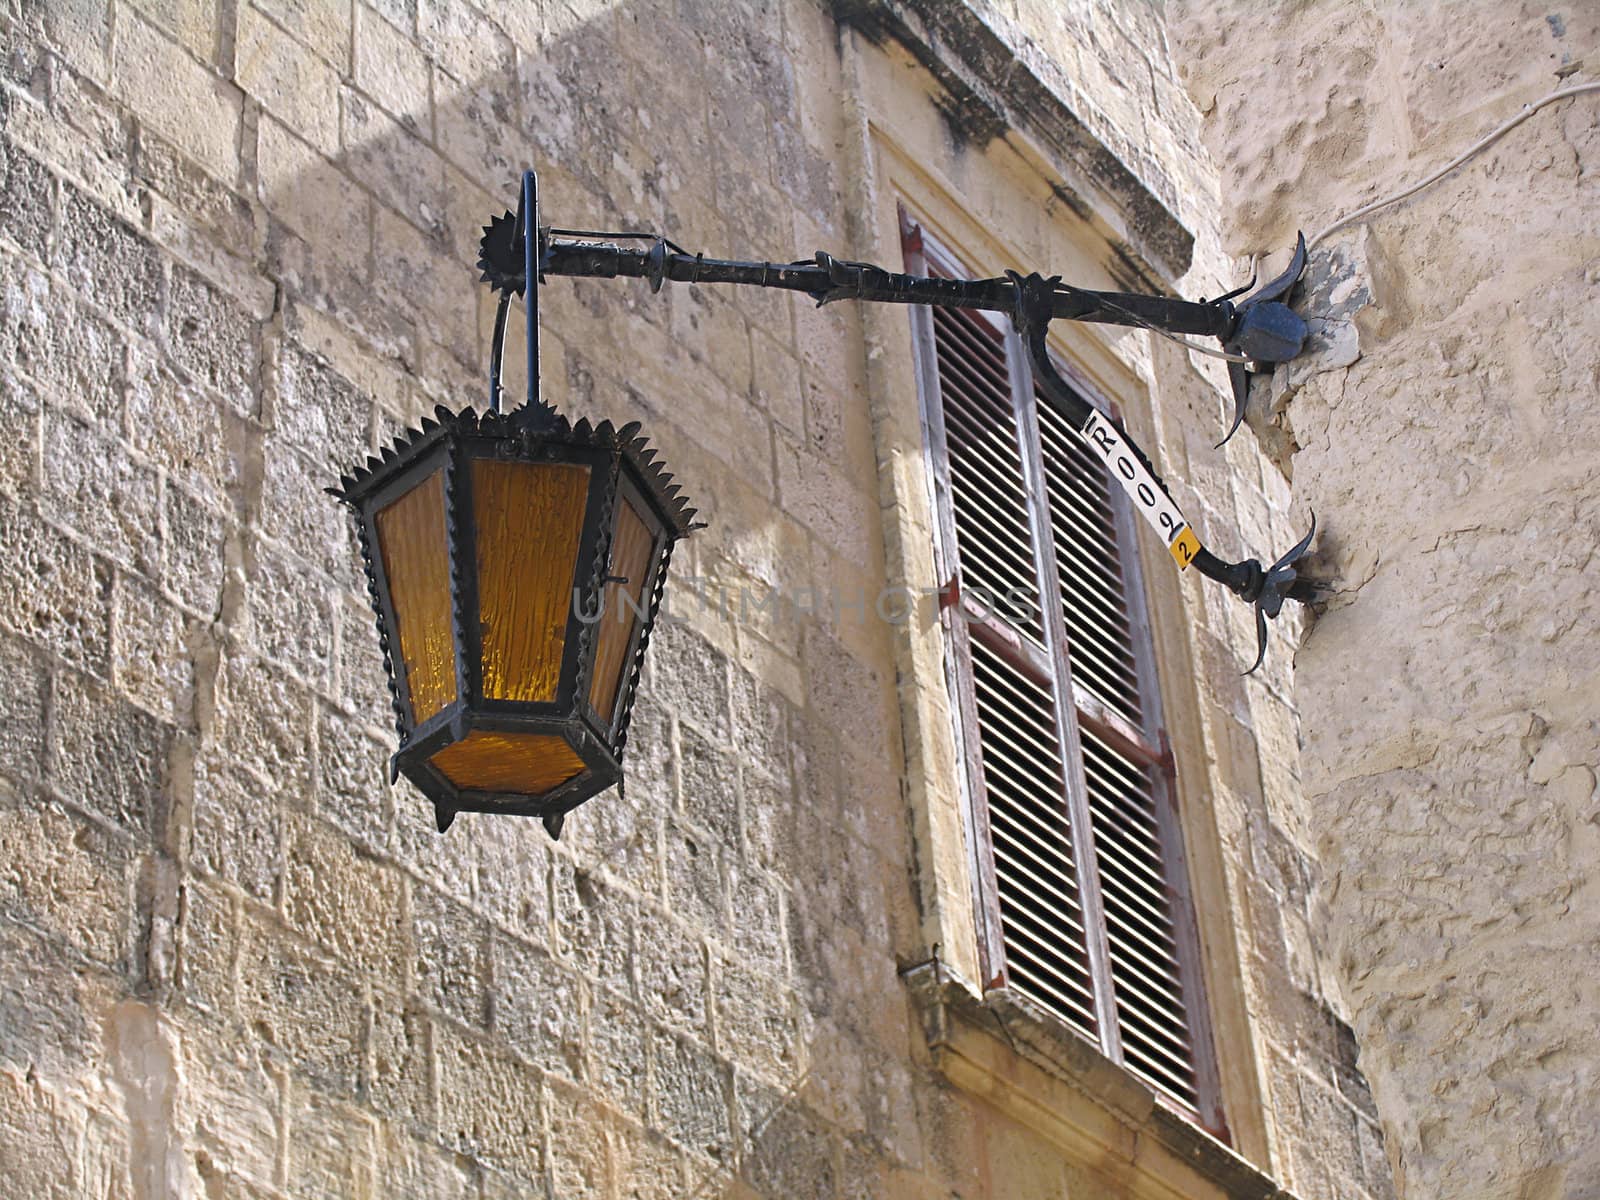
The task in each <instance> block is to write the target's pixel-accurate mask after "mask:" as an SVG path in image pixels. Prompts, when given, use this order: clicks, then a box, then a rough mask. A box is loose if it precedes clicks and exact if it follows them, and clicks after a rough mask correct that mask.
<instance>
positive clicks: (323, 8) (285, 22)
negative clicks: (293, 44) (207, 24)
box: [254, 0, 350, 74]
mask: <svg viewBox="0 0 1600 1200" xmlns="http://www.w3.org/2000/svg"><path fill="white" fill-rule="evenodd" d="M254 7H255V8H256V9H259V10H260V12H261V13H264V14H265V15H266V16H268V17H270V18H271V19H272V20H273V21H274V22H275V23H276V24H278V25H279V26H281V27H282V28H284V29H287V30H288V31H289V32H290V33H292V34H293V35H294V36H295V37H296V38H298V39H299V40H300V41H301V42H302V43H303V44H304V45H306V46H308V47H310V48H311V50H312V51H313V52H315V53H316V54H317V55H318V56H319V57H320V58H322V59H323V60H324V61H325V62H327V63H328V64H329V65H330V66H331V67H333V69H334V70H336V71H338V72H340V73H341V74H342V73H344V72H347V71H348V70H349V66H350V9H349V6H348V5H343V4H324V3H321V2H320V0H254ZM257 19H259V18H257Z"/></svg>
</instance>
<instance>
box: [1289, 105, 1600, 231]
mask: <svg viewBox="0 0 1600 1200" xmlns="http://www.w3.org/2000/svg"><path fill="white" fill-rule="evenodd" d="M1585 92H1600V82H1597V83H1579V84H1575V85H1573V86H1572V87H1565V88H1558V89H1557V90H1555V91H1553V92H1551V93H1550V94H1549V95H1547V96H1543V97H1541V98H1540V99H1538V100H1535V101H1534V102H1533V103H1532V104H1529V105H1526V106H1525V107H1524V108H1523V110H1522V111H1521V112H1519V113H1518V114H1517V115H1516V116H1514V117H1512V118H1511V119H1510V120H1508V121H1506V122H1504V123H1502V124H1501V125H1499V126H1498V127H1497V128H1495V129H1494V130H1493V131H1492V132H1490V133H1489V134H1487V135H1485V136H1484V137H1482V138H1480V139H1479V140H1478V141H1476V142H1474V143H1473V144H1472V145H1471V146H1469V147H1468V148H1467V149H1466V150H1465V151H1463V152H1462V153H1461V154H1458V155H1457V156H1456V157H1455V158H1453V159H1451V160H1450V161H1449V162H1448V163H1446V164H1445V165H1444V166H1442V167H1440V168H1439V169H1438V170H1437V171H1435V172H1434V173H1433V174H1432V175H1429V176H1428V177H1427V178H1426V179H1424V180H1422V181H1421V182H1419V183H1414V184H1412V185H1411V186H1410V187H1408V188H1406V189H1405V190H1404V191H1401V192H1396V193H1395V194H1394V195H1392V196H1385V197H1384V198H1383V199H1381V200H1374V201H1373V202H1372V203H1371V204H1366V205H1363V206H1362V207H1360V208H1358V209H1356V210H1355V212H1353V213H1350V214H1348V215H1346V216H1343V217H1340V218H1339V219H1338V220H1337V221H1335V222H1334V223H1333V224H1332V225H1329V226H1328V227H1327V228H1326V229H1324V230H1323V231H1322V232H1321V233H1319V234H1317V236H1316V237H1314V238H1311V239H1309V240H1308V241H1307V242H1306V248H1307V249H1310V248H1312V247H1314V246H1316V245H1317V243H1318V242H1321V241H1322V240H1323V239H1324V238H1326V237H1328V236H1330V235H1331V234H1334V233H1337V232H1338V231H1339V230H1341V229H1343V228H1344V227H1345V226H1346V225H1351V224H1354V223H1355V222H1356V221H1359V220H1361V219H1362V218H1363V217H1368V216H1371V215H1372V214H1373V213H1375V212H1378V211H1379V210H1381V209H1385V208H1388V207H1389V206H1390V205H1391V204H1398V203H1400V201H1402V200H1406V199H1409V198H1410V197H1412V196H1415V195H1416V194H1417V193H1418V192H1420V191H1422V189H1423V188H1426V187H1430V186H1431V185H1433V184H1435V183H1438V182H1439V180H1441V179H1443V178H1444V177H1445V176H1446V175H1448V174H1450V172H1451V171H1454V170H1455V169H1456V168H1457V167H1459V166H1461V165H1462V164H1463V163H1465V162H1467V161H1468V160H1469V159H1471V158H1472V157H1474V156H1475V155H1477V154H1479V153H1481V152H1482V151H1483V150H1485V149H1486V148H1488V147H1489V146H1491V145H1493V144H1494V143H1495V142H1497V141H1498V140H1499V139H1500V138H1502V137H1504V136H1505V135H1506V134H1508V133H1510V132H1511V131H1512V130H1513V129H1515V128H1516V127H1517V126H1518V125H1520V124H1522V123H1523V122H1524V121H1526V120H1527V119H1528V118H1529V117H1531V116H1533V114H1534V113H1536V112H1538V111H1539V110H1540V109H1541V108H1544V107H1545V106H1546V105H1548V104H1554V103H1555V102H1556V101H1557V100H1565V99H1567V98H1568V97H1569V96H1581V95H1583V94H1584V93H1585Z"/></svg>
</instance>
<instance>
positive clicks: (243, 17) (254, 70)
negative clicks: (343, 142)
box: [234, 5, 347, 155]
mask: <svg viewBox="0 0 1600 1200" xmlns="http://www.w3.org/2000/svg"><path fill="white" fill-rule="evenodd" d="M311 7H322V6H320V5H314V6H311ZM235 38H236V41H235V44H234V56H235V61H236V65H235V68H234V77H235V78H236V79H237V80H238V82H239V86H240V87H241V88H243V89H244V91H245V93H246V94H247V95H249V96H250V97H252V98H253V99H255V100H256V101H258V102H259V103H260V104H261V106H262V107H263V108H265V109H266V110H267V111H268V112H270V113H272V114H273V116H275V117H277V118H278V119H279V120H280V121H282V122H283V123H284V124H285V125H287V126H288V127H289V128H290V129H293V130H294V131H295V132H296V133H298V134H299V135H300V136H301V137H303V138H305V140H306V141H308V142H310V143H311V144H312V145H313V146H315V147H316V148H317V149H319V150H320V151H322V152H323V153H324V154H329V155H331V154H334V153H337V151H338V149H339V71H338V70H336V69H335V68H334V67H332V66H329V65H328V64H327V63H326V62H324V61H322V59H320V58H318V57H317V56H316V55H314V54H307V53H306V52H305V48H304V47H303V46H301V45H300V43H298V42H297V41H295V40H294V39H293V38H291V37H289V36H288V35H287V34H286V33H284V32H283V31H282V30H281V29H279V28H278V27H277V26H276V25H274V24H273V23H272V22H271V21H268V20H267V19H265V18H264V17H263V16H262V15H261V14H260V13H259V12H258V11H257V10H256V9H254V8H253V7H251V6H249V5H245V6H244V7H243V8H241V9H240V10H239V25H238V31H237V33H236V34H235ZM346 57H347V54H346V55H342V56H341V60H340V66H341V67H342V66H343V62H344V59H345V58H346Z"/></svg>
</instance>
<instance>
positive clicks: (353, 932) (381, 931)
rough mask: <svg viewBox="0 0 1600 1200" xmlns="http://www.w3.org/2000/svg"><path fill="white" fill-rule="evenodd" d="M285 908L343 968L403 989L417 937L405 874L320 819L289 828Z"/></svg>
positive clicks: (295, 819) (296, 819)
mask: <svg viewBox="0 0 1600 1200" xmlns="http://www.w3.org/2000/svg"><path fill="white" fill-rule="evenodd" d="M284 841H285V846H284V859H285V864H286V866H285V872H284V907H285V909H286V911H287V913H288V916H289V920H290V922H291V923H292V924H293V925H294V926H295V927H296V928H297V929H298V930H299V931H300V932H301V933H302V934H304V935H305V936H307V937H309V938H312V939H314V940H315V941H317V942H319V943H321V945H322V946H323V947H324V948H325V949H326V950H327V951H328V952H329V953H330V954H332V955H333V956H334V957H335V959H336V960H337V961H338V962H339V963H341V964H343V965H344V966H345V968H346V969H350V970H356V971H359V972H360V973H361V974H362V975H364V976H365V977H367V978H369V979H381V980H385V981H390V982H393V983H395V984H398V985H400V986H397V987H396V990H401V989H402V988H403V986H404V983H405V981H406V979H407V977H408V975H409V974H410V970H411V968H410V960H411V955H412V951H413V949H414V947H415V939H416V934H415V933H414V932H413V929H412V926H411V922H410V921H409V920H408V919H407V915H406V913H407V908H408V905H407V902H406V889H405V888H404V887H403V886H402V884H401V877H400V875H399V873H398V872H397V871H395V870H393V869H392V868H390V867H388V866H386V865H385V864H382V863H379V862H373V861H371V860H368V859H365V858H363V857H362V856H360V855H358V854H356V853H355V851H354V850H353V849H352V848H351V847H350V846H349V844H348V843H347V842H346V841H345V840H344V839H343V838H340V837H338V836H336V835H335V833H334V831H333V830H332V829H331V828H330V827H329V826H327V825H325V824H323V823H322V822H320V821H314V820H310V819H308V818H304V817H300V816H298V815H293V814H291V815H290V816H289V817H288V819H287V822H286V825H285V839H284Z"/></svg>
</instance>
